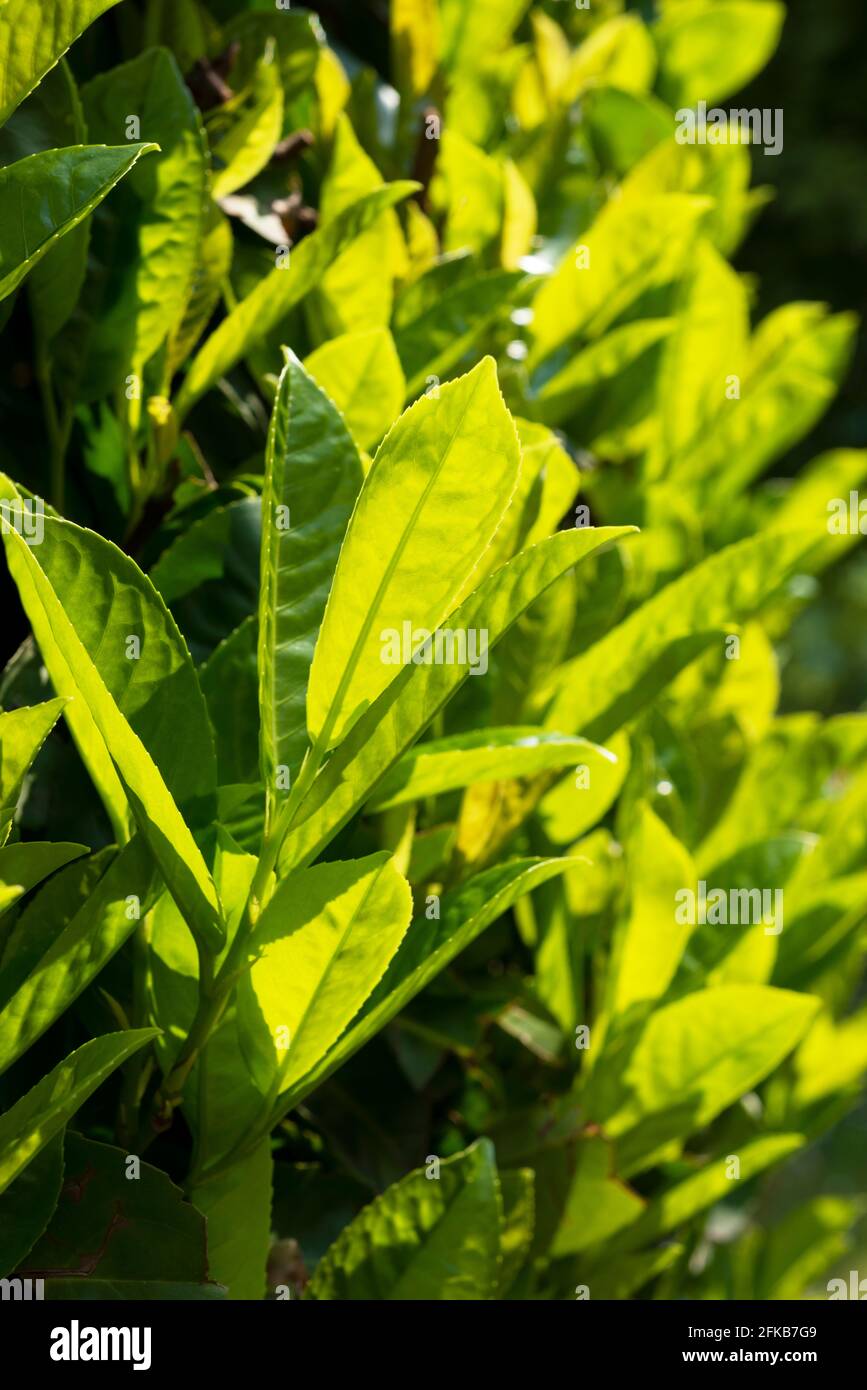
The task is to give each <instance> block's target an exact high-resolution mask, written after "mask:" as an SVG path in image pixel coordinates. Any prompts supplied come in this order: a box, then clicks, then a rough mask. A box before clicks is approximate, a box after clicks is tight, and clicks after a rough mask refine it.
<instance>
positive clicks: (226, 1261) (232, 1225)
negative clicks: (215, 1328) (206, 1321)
mask: <svg viewBox="0 0 867 1390" xmlns="http://www.w3.org/2000/svg"><path fill="white" fill-rule="evenodd" d="M273 1172H274V1160H273V1159H272V1157H271V1142H270V1140H268V1139H264V1140H263V1141H262V1142H261V1143H260V1144H259V1145H258V1146H257V1148H255V1149H254V1150H253V1152H252V1153H251V1154H249V1155H248V1157H246V1158H244V1159H242V1160H241V1162H240V1163H237V1164H234V1165H233V1166H232V1167H231V1168H229V1169H227V1171H226V1172H225V1173H223V1174H222V1175H221V1176H220V1177H214V1178H211V1179H209V1181H207V1182H203V1183H199V1184H197V1185H196V1186H194V1187H193V1190H192V1193H191V1199H192V1202H193V1205H194V1206H195V1207H196V1208H197V1209H198V1210H199V1211H200V1212H201V1213H202V1215H203V1216H204V1217H205V1218H206V1219H207V1223H208V1270H209V1273H210V1277H211V1278H212V1279H216V1280H217V1282H218V1283H220V1284H222V1285H223V1286H224V1287H225V1288H227V1289H228V1291H229V1298H230V1299H247V1300H261V1299H263V1298H264V1297H265V1274H266V1268H267V1264H268V1251H269V1250H270V1248H271V1192H272V1183H273Z"/></svg>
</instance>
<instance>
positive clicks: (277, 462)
mask: <svg viewBox="0 0 867 1390" xmlns="http://www.w3.org/2000/svg"><path fill="white" fill-rule="evenodd" d="M362 478H363V472H362V467H361V460H360V458H359V456H358V450H357V449H356V447H355V445H354V444H353V442H352V439H351V438H350V435H349V433H348V431H347V429H346V426H345V425H344V423H343V421H342V419H341V418H340V416H339V415H338V413H337V411H336V410H335V408H334V406H333V405H332V403H331V401H330V400H329V399H328V397H327V396H326V395H325V394H324V392H323V391H321V390H320V389H319V387H318V386H317V385H316V383H315V382H314V381H313V379H312V378H311V377H310V376H308V374H307V372H306V370H305V369H304V367H302V366H301V363H300V362H299V361H298V359H297V358H296V357H294V356H292V355H290V354H287V359H286V366H285V367H284V369H283V372H282V374H281V377H280V382H279V385H278V388H277V399H276V401H275V403H274V412H273V415H272V417H271V428H270V431H269V435H268V448H267V453H266V459H265V488H264V492H263V495H262V560H261V586H260V593H259V649H258V667H259V708H260V714H261V721H262V729H261V776H262V782H263V784H264V786H265V788H266V796H267V804H268V825H269V826H270V823H271V820H272V816H273V812H274V807H275V802H276V801H277V800H279V791H278V786H279V785H280V784H279V783H278V771H279V769H280V768H281V767H282V768H283V769H284V770H285V771H286V772H287V773H288V776H289V777H290V778H292V779H294V777H295V776H296V775H297V772H298V769H299V767H300V765H301V761H302V758H303V756H304V753H305V750H306V748H307V719H306V709H307V689H308V680H309V679H310V669H311V662H312V660H313V653H314V648H315V645H316V639H317V636H318V633H319V630H320V626H321V624H322V620H323V616H324V614H325V609H326V603H327V601H328V595H329V592H330V590H331V585H332V580H333V578H334V571H335V568H336V566H337V557H338V555H339V553H340V547H341V545H342V544H343V539H344V536H345V534H346V528H347V526H348V524H349V518H350V516H351V515H352V509H353V507H354V505H355V500H356V497H357V496H358V492H359V489H360V487H361V483H362ZM287 781H288V778H287Z"/></svg>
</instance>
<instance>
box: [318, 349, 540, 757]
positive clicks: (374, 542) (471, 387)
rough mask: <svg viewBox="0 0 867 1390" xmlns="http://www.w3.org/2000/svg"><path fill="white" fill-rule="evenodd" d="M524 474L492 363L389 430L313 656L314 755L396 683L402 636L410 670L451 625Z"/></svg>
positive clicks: (346, 544)
mask: <svg viewBox="0 0 867 1390" xmlns="http://www.w3.org/2000/svg"><path fill="white" fill-rule="evenodd" d="M519 468H520V448H519V445H518V437H517V433H516V430H515V426H514V423H513V421H512V419H511V417H510V416H509V413H508V411H507V410H506V408H505V405H504V403H503V400H502V397H501V395H500V391H499V386H498V384H497V375H496V368H495V366H494V363H493V361H492V360H491V359H490V358H486V359H485V360H484V361H483V362H482V363H481V364H480V365H479V367H477V368H476V369H475V370H474V371H472V372H470V373H468V375H467V376H465V377H462V378H460V380H458V381H456V382H451V383H450V384H449V385H447V386H444V387H443V388H442V391H441V393H440V396H439V399H434V398H425V399H423V400H421V401H419V402H417V403H416V404H415V405H414V406H412V407H411V408H410V409H409V410H408V411H407V412H406V413H405V414H404V415H403V416H401V418H400V420H399V421H398V422H397V424H396V425H395V426H394V427H393V429H392V430H390V432H389V434H388V435H387V436H386V439H385V440H384V442H383V444H382V447H381V448H380V449H379V452H378V453H377V455H376V458H375V460H374V463H373V467H372V469H371V471H370V473H369V474H368V475H367V478H366V480H365V483H364V487H363V488H362V490H361V494H360V496H359V498H358V503H357V505H356V508H355V511H354V513H353V516H352V521H351V522H350V525H349V529H348V531H347V533H346V539H345V541H344V543H343V548H342V550H341V552H340V560H339V562H338V565H337V570H336V573H335V576H334V583H333V586H332V589H331V593H330V594H329V597H328V605H327V607H326V610H325V618H324V621H323V623H322V628H321V631H320V634H319V639H318V641H317V644H316V651H315V653H314V656H313V665H312V667H311V671H310V683H309V686H308V691H307V725H308V730H309V734H310V738H311V741H312V742H313V743H315V744H317V745H320V746H321V747H323V748H333V747H334V746H335V744H337V743H339V742H340V741H341V740H342V739H343V738H344V737H345V735H346V734H347V733H348V731H349V730H350V729H351V727H352V725H353V724H354V723H356V722H357V720H358V719H359V717H360V716H361V714H363V713H364V710H365V709H366V708H367V707H368V706H369V705H370V704H372V703H373V701H374V700H375V699H376V698H377V696H378V695H380V694H381V693H382V692H383V690H384V689H385V688H386V686H387V685H388V684H389V683H390V679H391V678H392V677H393V676H394V675H395V674H396V673H395V669H394V665H391V666H390V665H388V664H386V661H387V655H388V653H387V651H386V649H385V647H384V643H386V642H387V641H388V642H392V641H393V637H392V635H394V636H396V639H397V641H398V643H401V642H403V644H404V645H411V647H412V653H410V652H408V651H407V652H405V653H404V655H403V661H404V662H405V661H407V660H408V659H409V657H410V655H412V656H415V654H416V652H417V651H418V648H419V646H420V644H421V643H423V642H424V641H425V640H426V638H427V637H428V636H429V635H430V633H431V632H432V631H433V630H434V629H435V628H437V627H438V626H439V624H440V623H441V622H442V620H443V619H444V618H445V617H446V616H447V614H448V613H449V610H450V607H451V605H452V604H453V602H454V601H455V598H456V596H457V595H458V593H459V591H460V590H461V588H462V587H463V585H464V584H465V583H466V581H467V580H468V578H469V576H470V575H471V574H472V572H473V570H474V569H475V567H476V565H477V564H478V562H479V559H480V558H481V555H482V553H483V551H484V550H485V547H486V546H487V545H488V544H489V543H490V540H491V538H492V536H493V534H494V532H495V531H496V529H497V526H498V524H499V522H500V519H501V518H502V516H503V513H504V512H505V510H506V507H507V506H508V504H509V501H510V499H511V496H512V493H513V491H514V488H515V484H516V482H517V478H518V471H519ZM480 471H481V473H482V474H483V475H484V477H485V488H484V492H482V491H480V490H479V488H478V487H477V485H476V481H475V480H476V478H477V476H478V474H479V472H480ZM444 534H448V535H449V536H450V544H449V546H448V548H447V550H446V552H445V553H444V551H443V536H444ZM407 625H408V627H409V633H410V641H409V643H408V644H407V641H406V636H405V629H406V627H407ZM418 630H421V633H422V634H423V635H422V636H421V637H419V636H416V635H415V634H416V632H417V631H418ZM432 654H433V653H432V651H431V650H430V649H429V650H428V656H431V655H432Z"/></svg>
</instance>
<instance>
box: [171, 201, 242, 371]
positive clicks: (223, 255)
mask: <svg viewBox="0 0 867 1390" xmlns="http://www.w3.org/2000/svg"><path fill="white" fill-rule="evenodd" d="M233 251H234V241H233V239H232V225H231V223H230V221H229V219H228V217H226V216H224V214H223V213H222V212H221V211H220V209H219V208H218V207H217V206H216V205H215V204H214V203H211V204H210V205H209V207H208V208H207V210H206V212H205V221H204V226H203V228H202V241H201V246H200V248H199V257H198V260H197V262H196V266H195V269H194V271H193V276H192V279H191V281H190V283H189V285H188V287H187V298H186V303H185V305H184V312H183V317H182V318H181V320H180V322H179V323H178V324H177V325H176V327H175V329H174V331H173V332H172V334H171V336H170V339H169V346H168V361H167V364H166V372H167V375H168V377H172V376H174V374H175V372H176V371H177V370H178V368H179V367H180V366H181V365H182V364H183V363H184V362H185V361H186V360H187V357H189V356H190V355H191V354H192V352H193V349H194V348H195V346H196V344H197V343H198V341H199V339H200V338H201V336H202V334H203V333H204V331H205V329H206V328H207V326H208V323H209V322H210V319H211V316H212V314H213V313H214V310H215V309H216V307H217V305H218V304H219V302H220V294H221V292H222V288H223V284H224V282H225V281H226V280H228V278H229V272H230V270H231V268H232V254H233Z"/></svg>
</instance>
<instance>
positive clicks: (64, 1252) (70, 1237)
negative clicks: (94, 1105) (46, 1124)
mask: <svg viewBox="0 0 867 1390" xmlns="http://www.w3.org/2000/svg"><path fill="white" fill-rule="evenodd" d="M100 1041H102V1040H101V1039H100ZM90 1045H91V1046H93V1044H90ZM131 1162H134V1163H136V1164H138V1165H140V1167H139V1168H138V1171H137V1172H136V1173H135V1176H134V1177H131V1176H130V1164H131ZM205 1232H206V1223H205V1220H204V1217H203V1216H202V1215H201V1214H200V1213H199V1212H198V1211H196V1209H195V1208H194V1207H192V1206H190V1204H189V1202H186V1201H184V1197H183V1193H182V1192H181V1190H180V1188H178V1187H175V1185H174V1183H173V1182H171V1181H170V1179H169V1178H167V1177H166V1175H165V1173H162V1172H160V1170H159V1169H158V1168H152V1167H151V1165H150V1164H149V1163H142V1161H141V1159H139V1158H137V1157H135V1156H134V1155H133V1156H128V1155H127V1154H126V1152H125V1151H124V1150H123V1149H116V1148H114V1147H112V1146H111V1145H109V1144H100V1143H97V1142H96V1141H95V1140H93V1139H85V1138H83V1137H82V1136H81V1135H78V1134H69V1135H67V1139H66V1180H65V1182H64V1186H63V1192H62V1193H61V1197H60V1201H59V1203H58V1205H57V1210H56V1211H55V1213H54V1216H53V1217H52V1220H51V1222H50V1224H49V1226H48V1229H47V1231H46V1232H45V1235H44V1236H43V1238H42V1239H41V1240H40V1241H39V1243H38V1244H37V1246H36V1247H35V1249H33V1250H31V1252H30V1254H29V1255H28V1256H27V1258H26V1260H25V1262H24V1267H23V1269H22V1271H21V1272H22V1274H24V1275H25V1276H29V1277H31V1278H33V1277H37V1278H39V1277H41V1278H44V1279H45V1280H46V1288H45V1292H46V1296H47V1297H48V1298H51V1297H52V1296H53V1294H54V1290H53V1288H52V1285H53V1282H54V1280H55V1279H56V1280H62V1281H64V1292H66V1291H67V1290H68V1291H69V1293H68V1294H67V1296H71V1297H73V1298H74V1297H76V1294H75V1293H74V1292H72V1290H73V1289H74V1288H75V1287H76V1281H77V1286H78V1287H79V1288H80V1289H81V1294H79V1295H78V1296H79V1297H85V1298H88V1297H93V1296H94V1295H95V1291H96V1290H99V1292H100V1295H101V1296H105V1292H104V1290H105V1286H106V1285H111V1284H113V1283H114V1281H115V1280H120V1281H125V1280H127V1279H129V1277H130V1274H132V1273H134V1275H135V1282H136V1283H137V1284H138V1285H139V1287H140V1288H143V1289H146V1290H147V1293H146V1294H141V1295H140V1296H142V1297H149V1298H152V1299H161V1298H171V1297H172V1296H173V1295H172V1294H171V1293H170V1292H169V1291H168V1290H169V1289H170V1288H171V1286H172V1285H174V1284H206V1283H207V1282H208V1281H209V1275H208V1257H207V1253H206V1241H205ZM67 1281H68V1282H67ZM106 1292H107V1291H106ZM108 1296H109V1297H110V1296H111V1294H110V1293H109V1294H108Z"/></svg>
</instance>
